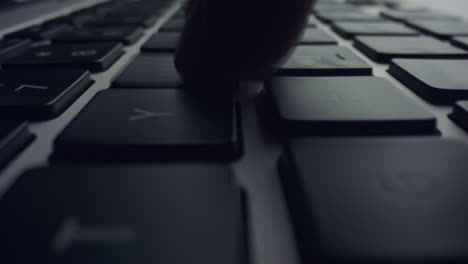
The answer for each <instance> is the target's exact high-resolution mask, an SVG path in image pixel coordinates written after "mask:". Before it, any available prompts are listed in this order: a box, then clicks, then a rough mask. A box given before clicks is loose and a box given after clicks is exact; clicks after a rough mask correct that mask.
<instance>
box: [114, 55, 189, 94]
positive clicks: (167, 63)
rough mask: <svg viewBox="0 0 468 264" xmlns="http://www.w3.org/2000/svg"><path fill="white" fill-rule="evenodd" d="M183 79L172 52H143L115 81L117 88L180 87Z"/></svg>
mask: <svg viewBox="0 0 468 264" xmlns="http://www.w3.org/2000/svg"><path fill="white" fill-rule="evenodd" d="M181 85H182V80H181V78H180V76H179V73H178V72H177V70H176V68H175V65H174V55H172V54H164V53H158V54H148V53H145V54H141V55H139V56H137V57H136V58H135V59H134V60H133V61H132V63H130V65H128V67H127V68H126V69H125V70H124V71H123V72H122V73H121V74H120V76H119V77H118V78H117V79H116V80H115V81H114V83H113V87H116V88H178V87H180V86H181Z"/></svg>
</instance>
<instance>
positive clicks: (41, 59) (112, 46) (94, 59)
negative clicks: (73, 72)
mask: <svg viewBox="0 0 468 264" xmlns="http://www.w3.org/2000/svg"><path fill="white" fill-rule="evenodd" d="M122 54H123V50H122V44H120V43H89V44H88V43H82V44H73V45H72V44H54V45H45V46H39V47H36V48H33V49H31V50H29V51H27V52H25V53H23V54H21V55H19V56H18V57H15V58H13V59H12V60H9V61H8V62H6V63H5V65H4V66H5V68H7V69H8V68H11V69H13V68H14V69H25V68H39V69H43V68H79V69H88V70H90V71H92V72H99V71H104V70H106V69H108V68H109V67H110V66H112V64H114V62H115V61H117V59H119V58H120V56H121V55H122Z"/></svg>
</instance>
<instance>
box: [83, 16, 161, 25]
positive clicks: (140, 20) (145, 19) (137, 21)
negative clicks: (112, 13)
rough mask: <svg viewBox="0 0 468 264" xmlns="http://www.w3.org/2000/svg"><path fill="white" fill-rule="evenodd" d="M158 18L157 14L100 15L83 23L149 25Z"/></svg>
mask: <svg viewBox="0 0 468 264" xmlns="http://www.w3.org/2000/svg"><path fill="white" fill-rule="evenodd" d="M158 19H159V18H158V17H157V16H136V15H134V16H122V17H117V16H116V17H100V18H96V19H94V20H90V21H88V22H86V23H85V24H84V25H85V26H86V27H89V26H111V27H115V26H144V27H150V26H152V25H154V24H155V23H156V21H157V20H158Z"/></svg>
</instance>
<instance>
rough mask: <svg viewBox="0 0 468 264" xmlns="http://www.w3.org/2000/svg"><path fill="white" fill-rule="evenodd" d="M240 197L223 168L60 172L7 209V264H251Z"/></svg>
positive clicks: (38, 180)
mask: <svg viewBox="0 0 468 264" xmlns="http://www.w3.org/2000/svg"><path fill="white" fill-rule="evenodd" d="M242 210H243V206H242V204H241V193H240V189H239V187H237V186H236V184H235V182H234V179H233V177H232V175H231V172H230V171H229V170H228V169H227V168H226V167H225V166H222V165H202V164H198V165H181V164H179V165H153V166H138V167H123V166H119V165H115V164H114V166H113V167H111V166H109V167H94V168H93V167H88V168H86V167H83V166H77V167H55V168H44V169H36V170H32V171H29V172H27V173H26V174H24V175H22V176H21V177H20V178H19V180H18V182H16V183H15V184H14V185H13V188H12V189H11V190H9V191H8V192H7V194H6V196H5V197H3V200H2V201H1V203H0V213H1V214H2V217H1V219H0V232H1V234H2V236H1V237H0V245H1V247H2V260H3V261H5V263H18V264H23V263H31V262H37V263H90V264H91V263H93V264H94V263H115V264H133V263H158V264H183V263H204V264H219V263H224V264H243V263H248V262H249V261H248V257H247V244H246V243H247V242H246V238H245V236H244V233H245V231H244V230H245V219H244V216H243V213H242Z"/></svg>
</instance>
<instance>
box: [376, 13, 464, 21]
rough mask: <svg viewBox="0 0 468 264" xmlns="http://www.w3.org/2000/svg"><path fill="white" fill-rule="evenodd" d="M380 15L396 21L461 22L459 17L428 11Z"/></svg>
mask: <svg viewBox="0 0 468 264" xmlns="http://www.w3.org/2000/svg"><path fill="white" fill-rule="evenodd" d="M380 15H381V16H383V17H386V18H389V19H392V20H396V21H408V20H412V21H414V20H429V21H456V20H460V19H459V18H457V17H454V16H450V15H445V14H439V13H434V12H428V11H416V12H415V11H395V10H389V11H383V12H380Z"/></svg>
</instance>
